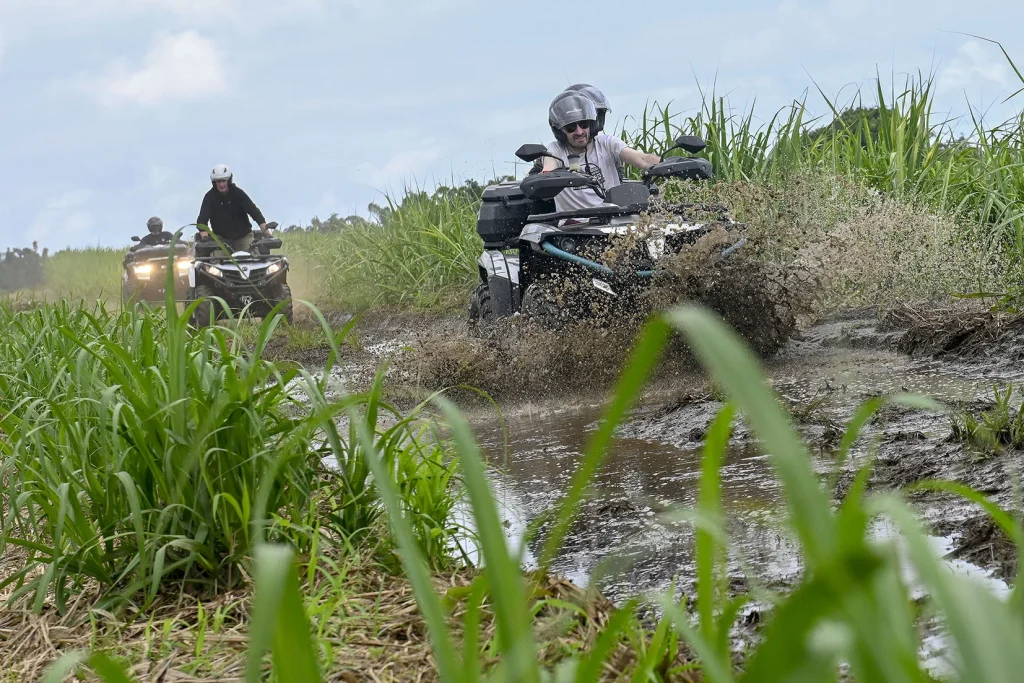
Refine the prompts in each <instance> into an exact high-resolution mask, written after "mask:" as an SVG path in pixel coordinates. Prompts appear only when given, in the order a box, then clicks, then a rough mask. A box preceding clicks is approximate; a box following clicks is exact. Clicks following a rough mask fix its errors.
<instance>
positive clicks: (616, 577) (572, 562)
mask: <svg viewBox="0 0 1024 683" xmlns="http://www.w3.org/2000/svg"><path fill="white" fill-rule="evenodd" d="M599 417H600V410H599V409H597V408H584V409H579V410H573V411H566V412H564V413H561V414H554V415H545V416H542V417H535V418H520V419H516V420H512V421H510V422H509V424H508V425H507V429H508V431H507V436H508V451H507V453H506V450H505V442H504V436H503V432H502V431H501V430H500V429H489V430H488V429H483V428H478V430H477V434H478V438H479V439H480V442H481V446H482V448H483V449H484V450H485V453H486V454H487V456H488V457H489V459H490V462H491V464H492V465H493V466H494V484H495V488H496V492H497V494H498V498H499V502H500V504H501V505H502V507H503V511H504V513H505V515H506V518H507V519H508V521H509V524H510V527H511V534H512V535H513V536H518V535H521V534H522V532H523V531H524V529H525V527H526V525H527V524H528V523H529V522H531V521H532V520H533V519H534V518H535V517H536V515H537V514H539V513H540V512H542V511H544V510H547V509H549V508H550V507H551V506H552V505H553V504H554V503H555V502H556V501H557V500H558V498H559V497H560V496H561V495H562V494H563V492H564V491H566V490H567V489H568V487H569V482H570V478H571V477H572V474H573V472H574V471H575V469H576V466H577V463H578V461H579V458H580V453H581V452H582V451H583V449H584V447H585V445H586V441H587V438H588V437H589V435H590V433H591V432H592V431H593V429H594V428H595V427H596V425H597V421H598V419H599ZM700 465H701V452H700V449H699V448H679V447H676V446H673V445H671V444H667V443H660V442H658V441H651V440H644V439H638V438H629V437H622V438H619V439H617V440H616V442H615V445H614V446H613V448H612V450H611V452H610V453H609V456H608V458H607V460H606V462H605V465H604V467H603V468H602V470H601V472H600V474H599V475H598V476H597V477H596V478H595V480H594V484H593V491H594V493H593V495H592V496H591V497H590V498H589V499H588V500H587V501H586V503H585V504H584V509H583V513H582V514H581V515H580V520H579V521H578V522H577V523H576V525H575V526H574V528H573V530H572V531H571V533H570V536H569V538H568V539H567V540H566V543H565V546H564V548H563V551H562V552H561V554H560V555H559V557H558V559H557V560H556V561H555V563H554V569H555V571H556V572H557V573H559V574H563V575H566V576H568V577H569V578H570V579H572V580H573V581H575V582H577V583H579V584H580V585H587V584H590V583H592V582H596V583H598V584H599V585H600V587H601V589H602V590H603V591H604V593H605V594H606V595H607V596H609V597H610V598H612V599H624V598H628V597H631V596H633V595H636V594H638V593H639V592H644V591H647V590H656V589H663V588H666V587H667V586H668V584H669V582H670V581H672V580H673V579H674V578H676V577H679V578H680V579H683V580H685V579H686V578H687V577H688V576H690V575H692V574H693V571H692V569H693V567H692V562H691V560H690V555H691V551H690V546H691V544H692V536H693V534H692V530H691V527H690V525H689V524H686V523H684V522H683V521H682V520H677V519H674V518H673V517H674V516H677V514H678V513H679V511H680V510H681V509H682V508H685V507H692V506H694V505H695V504H696V492H697V488H698V482H699V479H700ZM777 488H778V484H777V482H776V481H775V479H774V477H773V476H772V475H771V471H770V468H769V464H768V462H767V460H766V459H765V458H764V457H763V456H760V455H758V454H757V452H756V450H754V449H752V448H749V447H746V446H738V447H735V448H731V449H730V450H729V453H728V457H727V460H726V462H725V464H724V466H723V468H722V491H723V502H724V504H725V505H726V507H727V509H728V510H729V511H730V514H731V516H734V517H735V518H736V519H738V520H742V522H741V523H740V524H738V525H736V528H735V529H731V532H732V533H733V535H734V538H737V539H740V540H739V541H738V543H739V545H740V546H742V547H746V548H747V549H749V550H751V551H753V552H752V553H750V554H751V555H753V557H752V558H750V559H752V561H753V563H754V564H755V566H756V567H757V568H758V569H759V570H760V571H759V572H758V573H760V574H764V575H766V576H776V577H782V576H788V575H789V574H790V573H791V572H793V571H795V570H796V569H797V568H796V567H795V566H791V565H792V562H791V560H790V559H789V558H790V557H791V556H792V551H789V552H786V551H783V550H782V548H781V546H782V545H784V544H786V541H785V540H784V539H783V538H782V536H781V534H779V533H778V531H777V527H776V525H775V524H774V523H773V522H772V518H773V517H774V516H775V512H774V510H775V509H776V507H777V502H778V497H779V496H778V490H777ZM742 539H747V541H746V542H745V543H744V542H743V540H742ZM771 547H774V548H777V549H778V552H764V550H765V549H766V548H771ZM528 550H529V551H530V556H532V554H533V553H534V552H537V551H539V548H536V547H531V548H529V549H528ZM780 563H781V564H780ZM739 568H740V567H739V566H737V570H738V569H739Z"/></svg>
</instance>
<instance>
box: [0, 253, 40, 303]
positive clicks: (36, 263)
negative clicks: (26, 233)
mask: <svg viewBox="0 0 1024 683" xmlns="http://www.w3.org/2000/svg"><path fill="white" fill-rule="evenodd" d="M49 255H50V251H49V249H43V251H42V253H40V252H39V243H38V242H33V243H32V248H31V249H29V248H27V247H26V248H24V249H17V248H14V249H12V248H10V247H8V248H7V251H5V252H4V255H3V258H2V259H0V291H3V292H14V291H17V290H19V289H31V288H33V287H38V286H40V285H42V284H43V262H44V261H45V260H46V259H47V257H49Z"/></svg>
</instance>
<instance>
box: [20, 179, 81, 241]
mask: <svg viewBox="0 0 1024 683" xmlns="http://www.w3.org/2000/svg"><path fill="white" fill-rule="evenodd" d="M91 200H92V192H90V191H88V190H72V191H70V192H65V193H64V194H62V195H61V196H59V197H58V198H57V199H55V200H53V201H52V202H50V203H49V204H47V205H46V206H45V207H44V208H43V210H42V211H40V212H39V213H38V214H37V215H36V218H35V220H34V221H33V222H32V226H31V227H30V228H29V229H28V233H27V234H26V236H25V237H26V241H27V242H32V241H38V242H39V243H41V244H43V245H46V246H49V247H50V248H51V249H54V248H58V249H59V248H62V247H64V246H78V247H81V246H85V245H87V244H89V243H92V242H93V238H94V237H95V233H94V232H93V229H94V228H95V227H96V218H95V216H94V215H93V213H92V212H91V211H90V210H89V203H90V201H91Z"/></svg>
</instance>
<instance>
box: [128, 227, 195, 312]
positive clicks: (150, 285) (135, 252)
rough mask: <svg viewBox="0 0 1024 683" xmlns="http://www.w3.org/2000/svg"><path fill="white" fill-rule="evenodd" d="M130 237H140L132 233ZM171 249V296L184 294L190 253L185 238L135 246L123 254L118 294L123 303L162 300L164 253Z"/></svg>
mask: <svg viewBox="0 0 1024 683" xmlns="http://www.w3.org/2000/svg"><path fill="white" fill-rule="evenodd" d="M132 241H134V242H138V241H140V240H139V238H138V237H132ZM172 251H173V253H174V260H173V266H172V268H174V298H175V299H176V300H178V301H180V300H181V299H183V298H185V296H186V293H187V290H188V286H189V285H188V272H189V268H191V265H192V254H191V250H190V249H189V245H188V244H186V243H185V242H175V243H174V246H173V247H172V246H171V245H170V244H157V245H153V246H145V247H143V246H138V247H135V248H134V249H132V250H130V251H129V252H128V253H126V254H125V255H124V261H123V262H122V264H121V265H122V266H123V267H124V274H123V275H122V277H121V296H122V298H123V299H124V302H125V303H128V302H138V301H147V302H150V303H163V302H164V301H165V300H166V294H165V288H166V286H167V266H168V263H169V259H168V257H169V256H170V255H171V252H172Z"/></svg>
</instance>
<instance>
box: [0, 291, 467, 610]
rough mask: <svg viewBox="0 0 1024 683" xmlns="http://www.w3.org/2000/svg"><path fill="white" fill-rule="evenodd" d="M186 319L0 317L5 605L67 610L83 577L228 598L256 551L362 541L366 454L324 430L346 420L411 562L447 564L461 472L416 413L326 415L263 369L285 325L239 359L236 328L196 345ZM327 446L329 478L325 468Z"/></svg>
mask: <svg viewBox="0 0 1024 683" xmlns="http://www.w3.org/2000/svg"><path fill="white" fill-rule="evenodd" d="M187 314H188V312H186V313H185V314H182V315H180V316H179V315H178V314H176V313H175V312H174V311H173V309H171V313H170V314H169V315H168V316H166V317H164V316H163V315H161V314H159V313H156V312H153V311H151V310H148V309H143V310H136V309H135V308H132V309H131V310H125V311H123V312H121V313H120V314H118V315H114V314H111V313H108V312H107V311H106V310H105V309H103V308H102V307H99V308H97V309H96V310H94V311H91V312H90V311H87V310H84V309H80V308H74V307H72V306H70V305H69V304H67V303H61V304H57V305H50V306H43V307H40V308H38V309H36V310H33V311H30V312H21V313H14V312H12V311H11V310H10V309H9V308H8V307H6V306H4V307H0V329H2V330H3V332H4V338H5V340H6V343H5V344H4V345H3V347H2V348H0V429H2V430H3V433H4V435H5V438H4V439H2V440H0V457H2V461H0V471H2V474H3V480H4V482H5V491H4V494H5V500H7V501H11V504H10V505H9V507H8V509H7V510H6V512H5V514H4V518H3V525H2V533H0V548H3V547H5V546H6V545H7V544H14V545H17V546H21V547H22V548H23V549H24V550H25V551H26V552H27V553H28V559H27V561H26V562H25V565H24V567H23V568H22V569H21V570H20V571H17V572H15V573H14V574H13V575H12V576H11V577H9V578H8V579H7V580H6V581H5V582H4V584H3V585H4V586H7V585H11V584H13V585H14V586H15V587H16V590H15V591H14V594H13V596H12V600H16V599H18V598H19V597H21V596H24V595H32V596H34V603H33V604H34V607H35V609H36V610H39V609H41V608H42V606H43V604H44V602H45V601H46V600H47V599H48V596H51V595H52V598H53V600H54V601H55V603H56V606H57V607H58V609H64V607H65V605H66V604H67V601H68V598H69V596H70V595H72V594H73V593H74V592H75V589H76V587H79V586H80V585H81V584H82V582H83V581H84V580H86V579H91V580H93V581H96V582H98V583H99V585H100V586H101V587H103V589H104V590H105V591H106V593H107V595H108V599H109V600H110V601H114V602H124V601H128V600H132V599H133V598H134V597H135V596H136V595H137V594H138V593H140V592H142V593H144V594H145V595H146V596H147V598H148V599H153V598H155V597H156V595H157V594H158V593H159V592H160V591H161V589H162V588H163V587H164V586H165V585H168V584H169V583H171V582H174V584H175V585H179V586H180V585H182V584H195V585H198V586H230V585H233V584H234V583H237V582H238V581H239V580H240V579H241V577H242V569H243V568H244V566H245V563H246V562H247V561H248V558H250V557H251V556H252V553H253V549H254V548H255V547H256V546H257V545H258V544H259V543H260V542H262V541H265V540H270V541H280V542H284V543H287V544H289V545H291V546H292V547H295V548H297V549H299V550H300V551H308V550H309V549H310V547H311V544H312V543H313V539H314V537H315V536H316V534H317V532H318V531H319V530H320V529H323V530H325V531H329V532H331V534H332V535H333V536H334V537H335V538H339V539H342V540H343V541H345V540H347V541H348V542H350V543H354V542H358V541H359V540H362V539H373V538H374V537H373V536H372V535H369V534H367V532H368V531H369V530H370V526H371V525H372V524H373V523H374V521H375V520H376V518H377V515H378V514H379V510H380V503H379V499H378V498H377V496H376V494H375V493H374V490H373V488H372V481H371V478H370V474H369V471H368V469H367V468H366V467H365V464H364V462H363V451H362V447H361V445H360V444H359V443H358V442H357V441H356V440H355V439H351V438H349V439H346V438H344V437H343V435H342V434H341V433H340V432H339V428H338V426H337V424H336V423H335V422H334V420H333V419H332V418H333V417H335V416H337V415H338V414H339V413H342V412H344V411H353V412H354V413H355V414H358V415H360V419H361V425H362V428H364V429H366V430H368V431H369V433H371V434H372V435H374V438H375V439H376V444H377V445H378V447H379V448H380V449H381V451H382V452H384V453H385V454H386V457H387V465H388V470H387V471H388V473H389V476H391V477H392V478H393V479H395V480H396V481H399V482H400V483H401V486H402V494H403V496H406V498H407V500H406V501H405V502H406V508H407V511H408V513H409V515H410V517H411V518H412V519H413V520H415V521H416V522H417V524H418V525H419V528H420V529H421V533H420V538H421V539H422V543H421V545H420V548H421V550H423V551H425V552H426V553H427V554H428V556H429V557H430V558H431V561H433V562H435V563H437V564H444V563H445V562H447V561H448V560H447V558H448V557H449V555H450V553H451V544H450V542H449V541H450V535H449V534H450V532H452V531H453V527H452V525H451V523H450V520H449V519H448V516H447V515H448V513H449V512H450V511H451V509H452V507H453V505H454V501H453V499H452V495H453V494H452V493H451V490H450V485H451V479H452V476H454V473H455V471H456V468H457V463H454V462H452V461H451V459H450V457H448V456H447V450H446V448H445V447H444V446H443V442H441V441H440V439H437V440H431V439H434V438H435V437H436V434H433V433H426V432H423V431H422V430H419V429H418V428H417V427H416V420H417V413H416V411H413V412H411V413H408V414H403V413H401V412H400V411H398V410H397V409H396V408H394V407H392V406H390V405H388V404H386V403H383V402H382V401H381V400H380V387H379V386H377V387H375V389H374V391H371V392H369V393H368V394H365V395H358V396H346V397H344V398H343V399H340V400H337V401H335V400H332V401H328V400H327V399H326V398H325V393H324V391H325V384H324V382H326V380H325V379H320V380H317V379H315V378H313V377H312V376H311V375H309V373H308V372H306V371H305V370H299V369H298V368H296V367H287V366H281V367H279V366H277V365H274V364H273V363H270V362H268V361H265V360H262V359H261V353H262V349H263V348H264V347H265V345H266V343H267V340H268V339H269V338H270V336H271V334H272V333H273V330H274V328H275V326H276V325H277V323H278V321H279V320H280V318H274V319H270V320H267V321H265V322H264V323H263V324H262V325H261V327H260V331H259V333H258V335H257V339H256V342H255V348H254V350H252V351H251V352H250V351H249V346H248V345H247V344H245V343H244V342H243V340H242V339H241V336H240V334H239V333H238V332H237V330H236V329H233V328H231V327H213V328H208V329H204V330H201V331H197V332H193V331H191V330H190V329H189V328H187V320H188V317H187ZM325 329H326V325H325ZM331 341H332V344H334V345H335V349H336V348H337V347H336V345H337V340H335V339H333V338H332V340H331ZM335 353H336V351H335ZM332 362H333V359H332ZM329 375H330V370H329V367H328V371H327V372H326V373H325V377H327V376H329ZM385 416H387V420H388V422H389V424H388V425H387V426H386V427H385V426H383V425H382V424H381V422H380V420H383V419H384V417H385ZM325 440H326V442H327V445H328V446H329V447H330V448H329V450H330V453H331V455H332V456H333V457H334V459H335V461H336V463H337V469H336V470H326V469H325V468H323V467H322V466H321V464H320V459H321V458H322V457H323V451H324V447H323V445H324V441H325ZM425 456H429V457H428V458H427V459H428V460H429V462H430V465H431V466H432V467H433V468H434V469H433V470H432V471H431V473H430V475H429V476H428V475H425V474H424V473H423V470H422V467H424V465H422V464H421V463H422V461H424V458H425ZM410 460H411V461H412V462H409V461H410ZM321 504H322V505H325V506H327V507H328V509H329V514H328V515H327V516H326V517H321V515H320V513H321V511H322V510H321V507H320V506H321ZM434 527H436V528H434ZM388 543H389V542H388V541H387V539H386V538H385V542H384V545H385V546H386V545H388ZM0 587H2V586H0Z"/></svg>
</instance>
